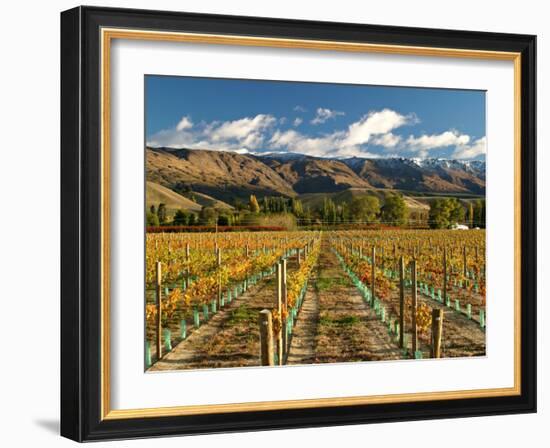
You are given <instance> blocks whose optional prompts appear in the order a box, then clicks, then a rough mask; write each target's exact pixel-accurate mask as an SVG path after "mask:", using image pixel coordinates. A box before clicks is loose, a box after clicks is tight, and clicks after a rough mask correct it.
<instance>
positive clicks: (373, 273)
mask: <svg viewBox="0 0 550 448" xmlns="http://www.w3.org/2000/svg"><path fill="white" fill-rule="evenodd" d="M375 279H376V247H375V246H372V254H371V280H370V294H371V306H374V292H375V283H376V281H375Z"/></svg>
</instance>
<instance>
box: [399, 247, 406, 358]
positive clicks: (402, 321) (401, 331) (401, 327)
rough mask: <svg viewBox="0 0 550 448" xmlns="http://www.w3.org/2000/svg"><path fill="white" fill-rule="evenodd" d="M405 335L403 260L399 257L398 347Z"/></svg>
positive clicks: (400, 345)
mask: <svg viewBox="0 0 550 448" xmlns="http://www.w3.org/2000/svg"><path fill="white" fill-rule="evenodd" d="M404 335H405V260H404V259H403V255H401V257H399V347H401V348H403V339H404Z"/></svg>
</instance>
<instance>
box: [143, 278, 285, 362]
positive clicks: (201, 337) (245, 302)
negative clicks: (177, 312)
mask: <svg viewBox="0 0 550 448" xmlns="http://www.w3.org/2000/svg"><path fill="white" fill-rule="evenodd" d="M274 293H275V287H274V281H273V278H269V279H264V280H263V281H261V282H260V283H259V284H258V285H256V286H255V287H252V288H251V289H249V290H248V291H247V292H245V293H243V294H242V295H241V296H239V297H238V298H237V299H235V300H233V301H232V302H231V304H230V305H229V306H227V305H226V307H225V308H223V309H222V310H220V311H219V312H218V313H216V314H215V315H214V316H213V317H211V318H210V320H209V321H208V322H206V323H204V324H203V325H201V326H200V327H199V328H198V329H196V330H194V331H193V333H192V334H191V335H190V336H189V337H188V338H187V339H186V340H185V341H182V342H180V343H179V344H178V345H177V346H176V347H175V348H174V349H173V350H172V351H171V352H169V353H167V354H166V355H165V356H164V357H163V358H162V359H161V360H160V361H158V362H156V363H155V364H153V366H151V368H150V369H149V371H159V370H183V369H203V368H215V367H242V366H248V365H259V342H258V340H259V334H258V329H257V326H258V325H257V319H258V312H259V311H261V310H262V309H264V308H266V307H267V306H269V307H270V308H272V307H273V303H272V302H273V300H272V297H273V294H274Z"/></svg>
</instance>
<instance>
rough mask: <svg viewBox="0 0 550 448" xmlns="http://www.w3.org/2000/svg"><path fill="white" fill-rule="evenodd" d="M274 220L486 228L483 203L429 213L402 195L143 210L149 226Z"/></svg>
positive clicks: (441, 201)
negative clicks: (313, 202)
mask: <svg viewBox="0 0 550 448" xmlns="http://www.w3.org/2000/svg"><path fill="white" fill-rule="evenodd" d="M276 217H278V218H281V217H283V218H284V222H285V224H287V225H288V224H289V223H290V225H301V226H311V225H321V226H331V225H338V224H384V225H388V226H405V225H408V224H414V225H417V226H422V225H425V226H429V227H430V228H434V229H445V228H451V227H453V226H455V225H456V224H466V225H467V226H468V227H470V228H473V227H480V228H484V227H485V200H481V199H479V200H475V201H469V202H467V204H466V205H464V204H463V203H462V202H461V201H459V200H458V199H456V198H438V199H435V200H433V201H431V203H430V210H429V212H426V211H422V210H416V209H412V210H410V209H409V208H408V207H407V204H406V202H405V199H404V197H403V195H402V194H400V193H386V194H385V195H384V197H383V200H382V201H381V200H380V199H379V197H378V196H375V195H374V194H369V195H361V196H357V197H354V198H352V199H351V200H349V201H341V202H339V203H336V202H335V201H334V200H333V199H331V198H330V197H325V198H324V199H323V202H322V204H321V205H317V206H315V207H311V206H309V205H308V206H304V204H303V203H302V201H301V200H300V199H297V198H287V197H282V196H280V197H273V196H264V197H263V198H261V200H258V198H257V197H256V196H255V195H250V197H249V200H248V203H246V204H245V203H243V202H242V201H239V206H238V207H237V206H235V208H234V209H220V208H215V207H210V206H203V207H202V208H201V210H200V212H198V213H195V212H191V211H188V210H183V209H180V210H177V211H176V212H175V214H174V215H173V216H172V217H169V216H168V210H167V208H166V204H163V203H160V204H159V205H158V206H157V207H155V206H154V205H151V207H150V208H149V210H148V211H147V217H146V221H147V225H148V226H163V225H175V226H196V225H202V226H211V225H216V224H217V225H220V226H238V225H266V224H267V223H268V222H269V220H272V219H275V218H276Z"/></svg>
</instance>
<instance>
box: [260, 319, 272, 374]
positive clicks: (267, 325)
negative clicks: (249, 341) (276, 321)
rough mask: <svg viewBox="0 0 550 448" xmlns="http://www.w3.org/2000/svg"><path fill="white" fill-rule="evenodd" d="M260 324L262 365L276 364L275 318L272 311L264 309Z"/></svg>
mask: <svg viewBox="0 0 550 448" xmlns="http://www.w3.org/2000/svg"><path fill="white" fill-rule="evenodd" d="M259 325H260V363H261V365H262V366H272V365H274V358H273V320H272V318H271V311H269V310H262V311H260V316H259Z"/></svg>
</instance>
